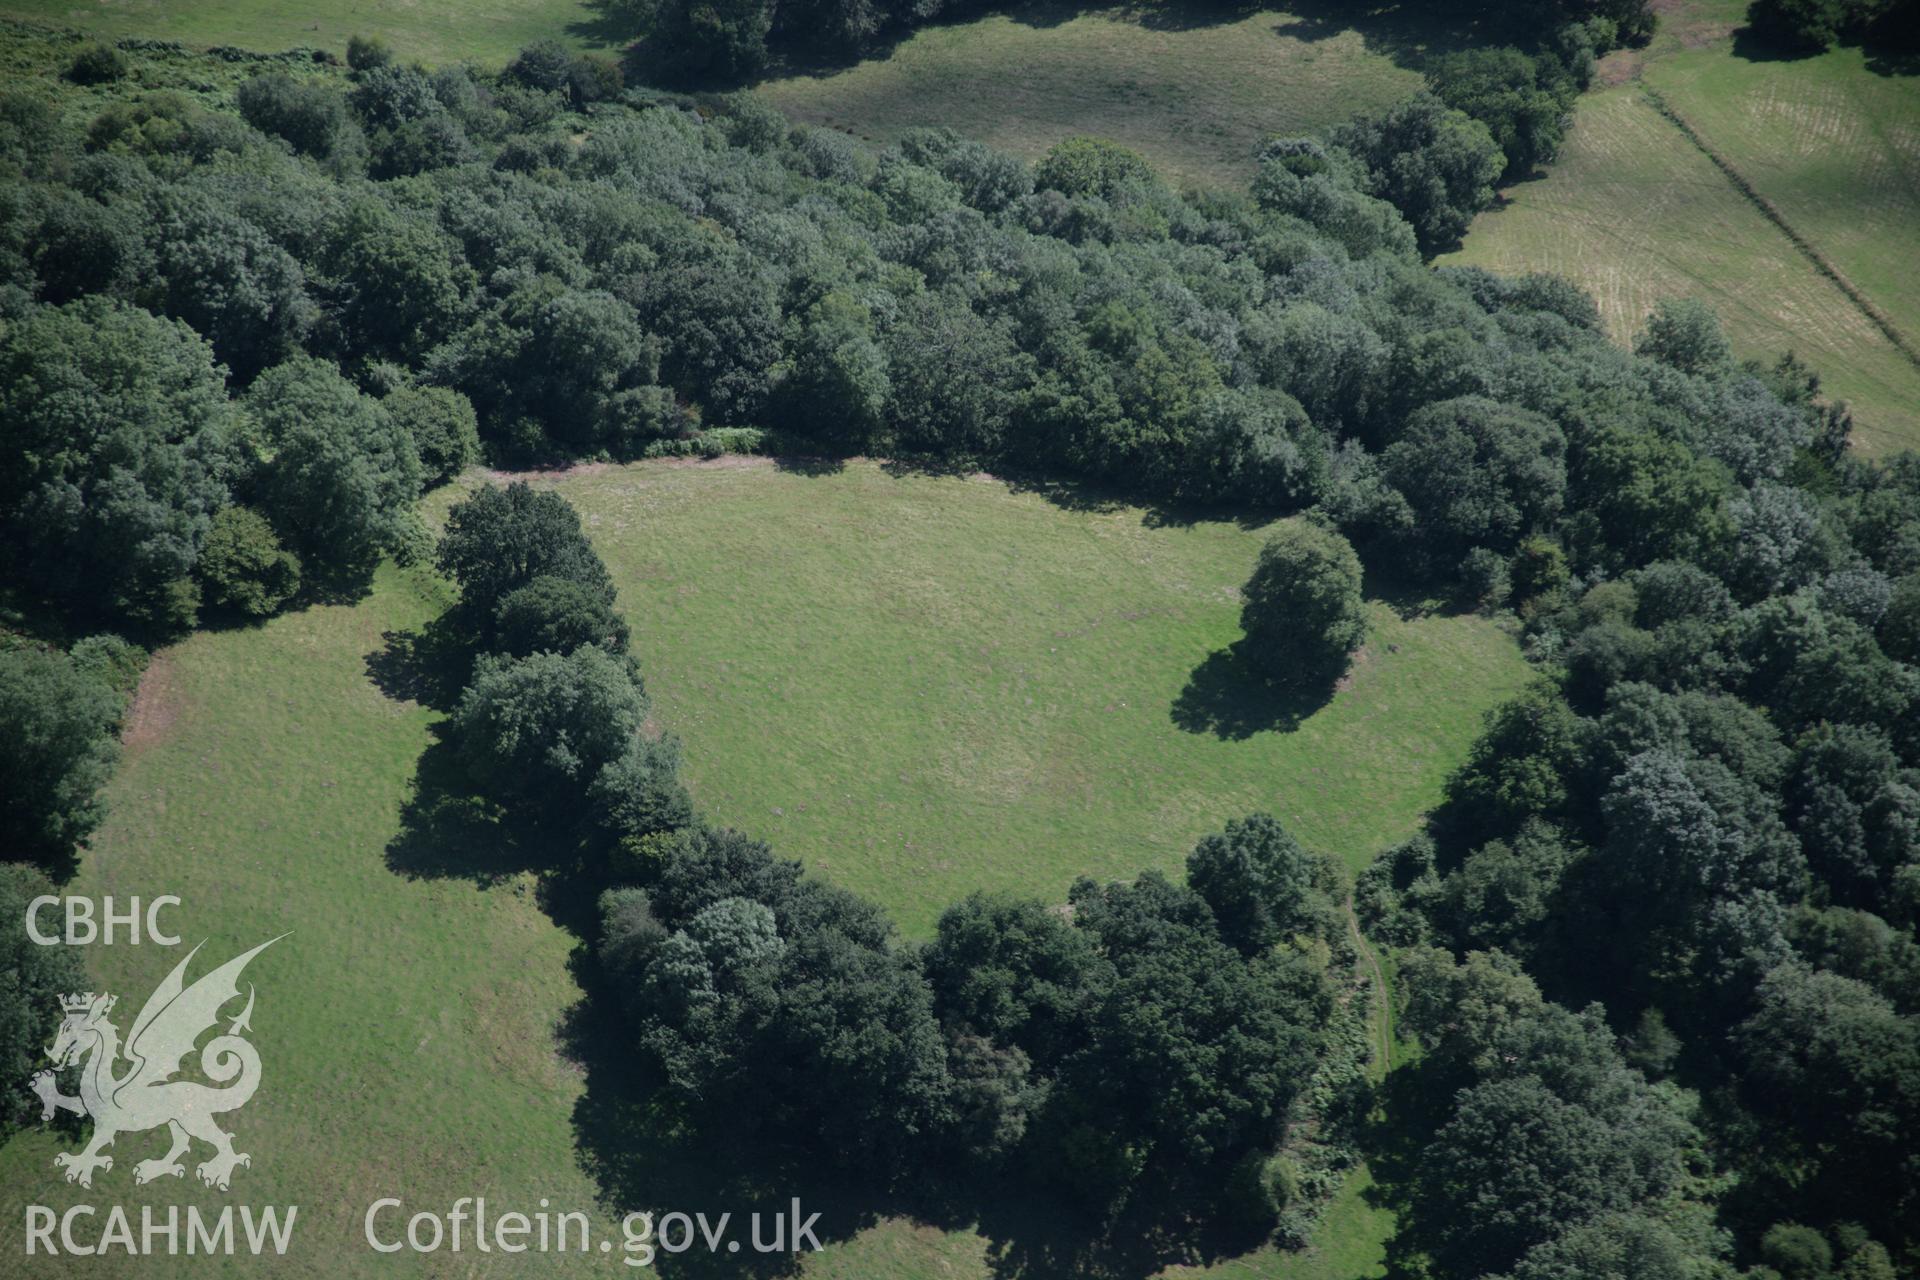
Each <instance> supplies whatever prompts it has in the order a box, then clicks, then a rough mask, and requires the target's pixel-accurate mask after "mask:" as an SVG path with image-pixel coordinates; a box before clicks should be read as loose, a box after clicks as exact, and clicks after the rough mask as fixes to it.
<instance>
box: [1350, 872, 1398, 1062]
mask: <svg viewBox="0 0 1920 1280" xmlns="http://www.w3.org/2000/svg"><path fill="white" fill-rule="evenodd" d="M1343 905H1344V906H1345V907H1346V910H1347V932H1348V933H1350V934H1352V935H1353V945H1354V948H1355V949H1356V950H1358V951H1359V952H1360V958H1361V959H1362V960H1363V961H1365V962H1366V966H1367V972H1368V974H1369V975H1370V976H1371V977H1372V979H1373V1006H1374V1027H1375V1028H1376V1030H1377V1033H1378V1034H1379V1037H1380V1044H1379V1046H1378V1050H1379V1054H1380V1066H1381V1069H1382V1070H1383V1071H1391V1070H1393V1009H1392V1008H1391V1007H1390V1006H1389V1005H1388V1003H1387V999H1388V997H1387V974H1386V970H1384V969H1382V968H1381V967H1380V958H1379V957H1378V956H1376V955H1374V954H1373V948H1372V947H1370V946H1368V945H1367V939H1366V935H1364V934H1362V933H1361V932H1360V917H1359V916H1357V915H1355V914H1354V911H1353V895H1352V894H1351V893H1349V894H1348V895H1347V898H1346V902H1345V903H1344V904H1343Z"/></svg>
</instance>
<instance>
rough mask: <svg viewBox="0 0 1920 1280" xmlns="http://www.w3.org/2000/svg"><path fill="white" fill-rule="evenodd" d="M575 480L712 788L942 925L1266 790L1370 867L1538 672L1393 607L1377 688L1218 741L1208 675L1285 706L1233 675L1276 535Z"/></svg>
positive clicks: (1226, 691) (1290, 819) (1005, 505)
mask: <svg viewBox="0 0 1920 1280" xmlns="http://www.w3.org/2000/svg"><path fill="white" fill-rule="evenodd" d="M540 483H553V482H550V481H540ZM555 487H556V488H557V489H558V490H559V491H560V492H561V493H563V494H564V495H566V497H567V499H568V501H570V502H572V503H573V504H574V506H575V507H576V508H578V509H579V511H580V513H581V516H582V518H583V519H584V520H586V521H587V524H588V527H589V531H590V532H591V534H592V537H593V540H594V545H595V546H596V547H598V548H599V550H600V552H601V554H602V555H603V556H604V557H605V558H606V560H607V563H608V565H609V567H610V568H611V569H612V571H613V575H614V580H615V581H616V582H617V583H618V584H619V587H620V608H621V609H622V610H623V611H624V613H625V614H626V616H627V618H628V619H629V621H630V622H631V623H632V626H633V632H634V637H633V645H634V651H635V652H636V653H638V654H639V655H640V658H641V663H642V665H643V667H644V669H645V671H646V676H647V683H648V686H649V688H650V689H651V690H652V692H653V695H654V703H655V707H654V714H655V716H656V717H657V718H658V720H659V721H660V723H661V724H663V725H664V726H666V727H668V728H670V729H671V730H672V731H673V732H675V733H677V734H679V735H680V736H681V738H682V739H683V740H684V741H685V743H686V751H687V773H688V778H689V781H690V783H691V785H692V788H693V792H694V798H695V800H696V801H697V802H698V803H699V805H700V807H701V809H702V810H703V811H704V812H706V813H707V814H708V815H709V816H710V817H711V818H713V819H714V820H716V821H720V822H724V823H728V824H730V825H733V826H737V827H739V828H740V829H742V830H744V831H747V832H749V833H751V834H753V835H756V836H760V837H763V838H764V839H766V840H768V841H769V842H771V843H772V844H773V845H774V846H775V848H777V849H780V850H781V851H783V852H785V853H787V854H789V855H791V856H794V857H798V858H801V859H803V860H804V861H805V862H806V864H807V865H808V866H809V867H811V868H813V869H815V870H817V871H818V872H820V873H821V874H823V875H827V876H830V877H832V878H833V879H835V880H838V881H840V882H841V883H843V884H845V885H847V886H848V887H849V888H853V889H856V890H858V891H860V892H861V893H865V894H869V895H871V896H872V897H874V898H876V899H877V900H879V901H880V902H882V903H884V904H885V905H886V906H887V907H888V908H889V909H890V910H892V911H893V913H894V915H895V918H896V919H898V920H899V922H900V923H901V925H902V927H903V928H904V929H905V930H906V931H907V932H908V933H910V934H913V935H918V936H924V935H926V934H928V933H929V932H930V931H931V929H932V926H933V922H934V920H935V918H936V917H937V916H938V914H939V913H940V911H941V909H942V908H943V907H945V906H946V905H947V904H949V903H951V902H953V901H954V900H955V899H957V898H959V897H961V896H962V895H964V894H965V893H966V892H968V891H969V890H971V889H974V888H996V889H1000V888H1004V889H1019V890H1022V891H1025V892H1030V893H1034V894H1038V895H1041V896H1044V897H1050V898H1060V897H1063V896H1064V895H1065V893H1066V889H1067V886H1068V885H1069V884H1070V883H1071V882H1072V880H1073V879H1074V877H1075V876H1078V875H1083V874H1084V875H1091V876H1095V877H1101V878H1124V877H1128V876H1132V875H1134V874H1136V873H1137V872H1139V871H1140V870H1141V869H1143V868H1146V867H1158V868H1161V869H1163V870H1167V871H1171V872H1175V873H1177V872H1178V869H1179V868H1180V866H1181V865H1182V860H1183V859H1184V858H1185V856H1186V854H1187V851H1188V850H1189V849H1190V848H1191V847H1192V846H1193V843H1194V841H1195V840H1196V839H1197V838H1198V837H1200V836H1201V835H1203V834H1205V833H1206V832H1208V831H1213V830H1217V829H1219V827H1220V825H1221V824H1222V823H1223V822H1225V821H1226V820H1227V819H1228V818H1232V817H1238V816H1240V815H1242V814H1245V813H1248V812H1251V811H1254V810H1258V809H1265V810H1270V811H1271V812H1273V813H1275V814H1276V815H1278V816H1280V817H1281V818H1282V820H1283V821H1285V822H1286V823H1287V824H1288V826H1289V827H1290V828H1292V829H1293V830H1294V831H1295V832H1296V833H1297V834H1298V835H1299V836H1300V837H1301V839H1302V840H1304V841H1306V842H1307V843H1308V844H1310V845H1312V846H1314V847H1316V848H1319V849H1323V850H1325V851H1327V852H1329V853H1332V854H1336V855H1338V856H1339V857H1340V858H1341V859H1343V860H1344V861H1345V862H1346V863H1347V864H1348V865H1350V866H1355V867H1358V866H1361V865H1364V863H1365V862H1366V860H1368V859H1369V858H1371V857H1372V856H1373V855H1374V854H1375V853H1376V852H1378V851H1379V850H1380V849H1382V848H1383V847H1385V846H1386V845H1388V844H1390V843H1392V842H1394V841H1397V840H1399V839H1402V838H1404V837H1405V836H1407V835H1409V834H1411V833H1412V832H1413V830H1414V828H1415V826H1416V824H1417V820H1418V818H1419V815H1420V814H1421V813H1422V812H1423V811H1424V810H1425V809H1427V808H1428V807H1429V806H1431V805H1432V804H1433V803H1434V802H1435V801H1436V800H1437V799H1438V798H1439V791H1440V784H1441V781H1442V779H1443V778H1444V777H1445V775H1446V773H1447V771H1448V770H1449V769H1450V768H1451V767H1452V766H1453V765H1454V764H1455V763H1456V762H1457V761H1458V760H1459V759H1460V758H1461V756H1462V754H1463V753H1464V751H1465V750H1466V747H1467V745H1468V743H1469V742H1470V740H1471V739H1472V737H1473V736H1474V734H1475V732H1476V731H1477V729H1478V726H1479V722H1480V716H1481V713H1482V712H1483V711H1484V710H1485V709H1486V708H1487V707H1488V706H1490V705H1491V704H1492V703H1493V702H1495V701H1497V700H1498V699H1499V698H1500V697H1501V696H1502V695H1503V694H1505V693H1507V692H1509V691H1511V690H1513V689H1515V688H1517V687H1518V686H1519V684H1520V683H1521V681H1522V680H1524V679H1525V676H1526V667H1525V665H1524V664H1523V663H1522V662H1521V660H1520V656H1519V652H1518V649H1517V648H1516V646H1515V645H1514V643H1513V641H1512V640H1511V639H1510V638H1509V637H1508V636H1507V635H1506V634H1504V633H1503V632H1502V631H1501V630H1500V629H1499V628H1497V627H1495V626H1494V625H1493V624H1491V623H1489V622H1487V621H1485V620H1483V619H1480V618H1476V617H1471V616H1461V617H1445V616H1428V617H1423V618H1419V619H1417V620H1406V619H1402V618H1400V617H1399V616H1397V615H1396V613H1395V612H1394V610H1392V609H1390V608H1388V607H1387V606H1386V605H1384V604H1376V606H1375V607H1374V609H1373V615H1374V624H1375V631H1374V635H1373V638H1372V640H1371V641H1370V642H1369V644H1368V646H1367V650H1366V652H1365V654H1364V655H1363V657H1362V658H1361V660H1360V662H1359V663H1358V664H1357V666H1356V667H1355V670H1354V673H1353V676H1352V679H1351V682H1350V686H1349V687H1348V688H1346V689H1344V690H1342V691H1341V692H1340V693H1339V694H1338V695H1337V696H1335V697H1334V698H1333V700H1332V701H1331V702H1330V703H1328V704H1327V705H1326V706H1325V707H1323V708H1321V709H1319V710H1318V711H1317V712H1315V713H1314V714H1313V715H1311V716H1309V717H1307V718H1306V719H1305V720H1304V722H1303V723H1301V724H1300V726H1299V727H1298V729H1297V730H1295V731H1293V732H1284V733H1283V732H1275V731H1272V730H1265V731H1260V732H1254V733H1251V735H1250V736H1244V737H1236V736H1233V735H1234V734H1235V733H1238V732H1240V731H1239V730H1236V729H1232V728H1229V729H1228V731H1227V733H1228V736H1221V734H1220V733H1217V732H1215V731H1213V730H1211V729H1204V730H1201V731H1191V730H1189V729H1184V728H1181V727H1180V726H1179V725H1177V724H1176V723H1175V706H1176V704H1177V703H1181V702H1182V697H1183V691H1185V690H1186V689H1187V686H1188V683H1189V681H1190V679H1191V678H1192V677H1193V675H1194V673H1195V671H1196V669H1201V668H1203V667H1204V668H1205V671H1204V673H1203V676H1202V682H1203V683H1205V684H1206V685H1207V686H1208V692H1207V693H1206V694H1205V695H1204V696H1203V697H1201V698H1200V699H1198V700H1197V701H1199V702H1203V703H1205V704H1207V708H1208V711H1207V712H1205V713H1203V714H1210V715H1212V716H1213V717H1214V718H1216V719H1218V718H1221V717H1223V716H1224V717H1226V718H1228V719H1232V718H1235V717H1246V718H1248V719H1249V720H1250V721H1251V722H1253V723H1256V724H1257V723H1259V720H1260V710H1261V708H1260V699H1259V697H1258V695H1256V694H1255V693H1254V692H1253V691H1252V690H1251V689H1250V688H1249V687H1248V686H1247V684H1246V683H1245V682H1244V681H1243V680H1242V679H1241V678H1240V677H1238V676H1235V675H1233V674H1231V673H1225V674H1222V673H1221V672H1220V670H1219V668H1220V665H1221V664H1220V663H1218V662H1215V663H1213V664H1211V665H1208V659H1209V658H1210V656H1211V655H1214V654H1215V653H1216V652H1218V651H1219V650H1221V649H1223V648H1224V647H1225V646H1226V645H1227V644H1228V643H1229V642H1231V641H1232V640H1233V639H1235V638H1236V636H1237V635H1238V601H1237V591H1238V588H1239V585H1240V583H1241V582H1243V581H1244V580H1245V579H1246V576H1247V574H1248V573H1249V572H1250V571H1251V569H1252V567H1253V561H1254V557H1255V555H1256V553H1257V551H1258V549H1259V546H1260V542H1261V538H1260V535H1259V534H1258V533H1257V532H1256V531H1252V530H1248V529H1243V528H1241V527H1238V526H1237V525H1234V524H1231V523H1202V524H1194V525H1188V526H1169V527H1155V526H1154V525H1153V524H1152V523H1150V522H1148V521H1147V520H1146V519H1144V518H1143V516H1142V513H1141V512H1140V511H1139V510H1137V509H1134V508H1129V507H1119V508H1115V509H1113V510H1107V511H1065V510H1062V509H1061V507H1060V506H1057V505H1055V504H1054V503H1052V502H1050V501H1049V500H1048V499H1047V498H1045V497H1043V496H1041V495H1039V494H1037V493H1027V492H1018V491H1015V490H1013V489H1010V488H1009V487H1008V486H1007V485H1005V484H1003V483H1001V482H998V481H995V480H990V479H986V478H984V477H981V478H975V479H970V480H962V479H951V478H932V477H925V476H915V475H909V476H905V477H896V476H894V475H891V474H889V473H888V472H887V471H885V470H883V469H882V468H880V467H878V466H875V465H872V464H867V463H856V464H853V465H850V466H848V467H847V468H846V469H845V470H844V471H842V472H839V473H838V474H833V475H826V476H809V475H797V474H793V473H791V472H788V471H783V470H781V469H779V468H777V467H775V466H774V465H772V464H771V463H769V462H766V461H765V460H761V459H730V460H726V461H722V462H719V463H710V464H692V465H687V464H682V465H666V466H660V465H651V466H639V467H617V468H584V469H581V470H578V471H576V472H574V473H572V474H570V475H568V476H567V477H565V478H564V479H561V480H559V481H558V482H557V483H555ZM742 512H749V513H751V514H750V516H749V517H748V518H742V514H741V513H742ZM1193 701H1195V700H1192V699H1190V700H1189V704H1190V703H1191V702H1193Z"/></svg>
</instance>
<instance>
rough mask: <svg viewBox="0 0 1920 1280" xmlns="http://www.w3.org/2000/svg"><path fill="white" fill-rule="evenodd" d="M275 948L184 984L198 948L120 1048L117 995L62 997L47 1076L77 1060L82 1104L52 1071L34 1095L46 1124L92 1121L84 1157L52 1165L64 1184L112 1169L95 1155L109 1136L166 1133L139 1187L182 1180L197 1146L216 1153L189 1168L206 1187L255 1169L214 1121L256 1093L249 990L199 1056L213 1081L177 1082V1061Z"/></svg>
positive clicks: (140, 1171) (143, 1168) (139, 1175)
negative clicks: (253, 963)
mask: <svg viewBox="0 0 1920 1280" xmlns="http://www.w3.org/2000/svg"><path fill="white" fill-rule="evenodd" d="M285 936H286V935H285V934H281V935H280V937H282V938H283V937H285ZM278 941H280V938H272V939H269V940H268V941H266V942H263V943H261V944H260V945H259V946H257V947H255V948H254V949H253V950H251V951H249V952H246V953H245V954H244V955H240V956H236V957H234V958H233V959H232V960H229V961H227V963H225V964H223V965H221V966H220V967H219V968H218V969H215V970H214V971H213V972H212V973H209V974H207V975H206V976H204V977H202V978H200V979H199V980H198V981H197V982H195V983H194V984H193V985H192V986H187V985H186V983H185V975H186V971H187V965H188V963H189V962H191V961H192V959H193V957H194V956H195V955H197V954H199V951H200V947H198V946H196V947H195V948H194V949H193V950H192V951H189V952H188V953H187V957H186V959H185V960H182V961H181V962H180V963H179V964H177V965H175V966H174V969H173V972H172V973H169V974H168V975H167V976H166V978H165V979H164V980H163V981H162V982H161V983H160V985H159V986H158V987H156V988H154V992H153V994H152V995H151V996H149V997H147V1003H146V1004H145V1005H144V1006H142V1007H141V1010H140V1016H139V1017H137V1018H135V1019H134V1020H133V1030H132V1031H131V1032H129V1033H128V1035H127V1042H126V1045H125V1047H124V1048H122V1046H121V1043H120V1031H119V1028H117V1027H115V1026H114V1025H113V1023H112V1022H110V1021H108V1019H107V1015H108V1014H109V1013H111V1012H113V1006H114V1004H115V1003H116V1001H117V1000H118V997H117V996H111V995H106V994H100V995H95V994H94V993H93V992H91V991H89V992H87V993H86V994H84V995H70V996H62V997H61V998H60V1007H61V1009H62V1010H63V1011H64V1012H65V1014H66V1018H65V1020H64V1021H63V1022H61V1024H60V1033H59V1035H58V1036H57V1037H55V1039H54V1042H53V1046H52V1047H51V1048H50V1049H48V1050H47V1056H48V1057H49V1058H50V1059H52V1061H53V1065H54V1070H61V1069H64V1068H66V1067H69V1066H72V1065H73V1064H74V1063H76V1062H82V1060H83V1059H84V1063H83V1065H82V1066H81V1068H80V1096H79V1097H77V1098H76V1097H70V1096H68V1095H67V1094H64V1093H61V1092H60V1087H59V1085H58V1083H57V1082H56V1081H55V1078H54V1072H53V1071H41V1072H39V1073H38V1074H37V1075H35V1076H34V1077H33V1081H32V1087H33V1091H34V1092H35V1093H37V1094H39V1095H40V1103H41V1118H42V1119H43V1120H51V1119H52V1118H53V1114H54V1111H55V1110H56V1109H57V1110H61V1111H73V1112H77V1113H79V1114H81V1115H85V1116H89V1117H91V1118H92V1120H93V1139H92V1141H90V1142H89V1143H87V1145H86V1148H85V1149H84V1150H81V1151H74V1152H62V1153H61V1154H59V1155H57V1156H55V1157H54V1158H53V1163H54V1166H55V1167H56V1168H61V1169H65V1170H66V1171H67V1181H68V1182H77V1183H79V1184H80V1185H81V1186H83V1187H91V1186H92V1185H93V1174H94V1171H95V1170H96V1169H105V1170H110V1169H112V1168H113V1157H112V1156H109V1155H102V1154H101V1152H102V1151H104V1150H105V1149H106V1148H107V1147H110V1146H112V1145H113V1140H114V1139H115V1138H116V1137H118V1136H119V1135H120V1134H123V1133H137V1132H140V1131H142V1130H145V1129H157V1128H159V1127H160V1126H161V1125H165V1126H167V1130H168V1132H169V1133H171V1134H172V1136H173V1145H172V1146H171V1147H169V1148H168V1149H167V1153H166V1154H165V1155H163V1156H161V1157H159V1158H158V1159H156V1160H142V1161H140V1162H139V1163H138V1164H136V1165H134V1167H133V1180H134V1181H135V1182H136V1183H145V1182H151V1181H153V1180H154V1179H155V1178H169V1177H171V1178H178V1177H183V1176H184V1175H185V1173H186V1169H185V1166H183V1165H182V1164H181V1163H180V1157H181V1156H183V1155H186V1154H187V1153H188V1150H189V1149H190V1148H191V1147H192V1145H193V1143H192V1139H194V1138H198V1139H199V1140H200V1141H202V1142H205V1143H207V1144H209V1145H210V1146H212V1147H213V1157H212V1158H211V1159H209V1160H206V1161H204V1162H202V1163H201V1164H199V1165H196V1166H195V1168H194V1172H195V1173H197V1174H198V1175H199V1177H200V1181H202V1182H204V1183H206V1184H207V1185H208V1186H210V1187H218V1188H219V1189H220V1190H222V1191H225V1190H226V1189H227V1183H228V1181H229V1180H230V1179H231V1178H232V1177H233V1171H234V1169H235V1168H236V1167H238V1166H240V1165H244V1164H251V1163H252V1160H251V1158H250V1157H249V1156H248V1155H247V1154H246V1153H245V1152H242V1151H235V1150H234V1149H233V1135H232V1134H230V1133H228V1132H226V1131H225V1130H223V1129H221V1127H220V1126H219V1124H218V1123H217V1122H216V1121H215V1119H214V1118H215V1117H216V1116H219V1115H222V1114H224V1113H226V1112H229V1111H237V1110H239V1109H240V1108H241V1107H243V1106H245V1105H246V1104H247V1101H248V1099H250V1098H252V1097H253V1093H254V1090H255V1089H257V1088H259V1087H260V1054H259V1051H258V1050H256V1049H255V1048H254V1047H253V1045H251V1044H250V1043H248V1042H247V1041H246V1040H244V1039H242V1038H241V1036H240V1033H241V1032H242V1031H248V1030H251V1029H252V1028H251V1027H250V1025H249V1022H248V1020H249V1019H250V1018H251V1017H252V1016H253V994H254V993H253V987H252V985H251V984H249V985H248V987H247V1005H246V1008H244V1009H242V1010H241V1011H240V1014H239V1016H238V1017H236V1018H234V1019H233V1020H232V1021H231V1022H230V1023H229V1024H228V1026H227V1030H226V1034H225V1035H219V1036H215V1037H214V1038H213V1039H211V1040H209V1041H207V1043H206V1044H205V1045H204V1046H201V1047H200V1049H199V1055H200V1069H201V1074H203V1075H205V1076H206V1077H207V1078H208V1079H210V1080H212V1081H213V1082H214V1083H213V1084H212V1085H206V1084H201V1083H200V1082H199V1081H196V1080H176V1079H174V1077H175V1076H176V1075H178V1074H179V1073H180V1063H181V1060H182V1059H183V1058H185V1057H186V1056H187V1055H188V1054H191V1053H193V1052H194V1042H195V1041H197V1040H198V1039H199V1038H200V1036H201V1034H202V1033H203V1032H205V1031H206V1030H207V1029H208V1028H210V1027H213V1026H215V1025H216V1024H217V1023H218V1022H219V1021H220V1010H221V1008H222V1007H223V1006H224V1005H226V1004H227V1002H228V1001H230V1000H235V999H238V998H239V995H240V988H239V978H240V972H241V970H243V969H245V968H246V967H247V962H248V961H249V960H252V959H253V958H254V957H255V956H257V955H259V954H260V953H261V952H262V951H265V950H266V949H267V948H268V947H270V946H272V945H273V944H274V943H276V942H278ZM204 945H206V944H205V943H202V944H201V946H204ZM122 1058H124V1059H125V1060H126V1063H127V1066H126V1068H125V1069H124V1070H120V1069H119V1064H120V1061H121V1059H122Z"/></svg>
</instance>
